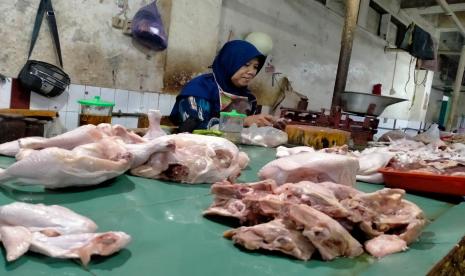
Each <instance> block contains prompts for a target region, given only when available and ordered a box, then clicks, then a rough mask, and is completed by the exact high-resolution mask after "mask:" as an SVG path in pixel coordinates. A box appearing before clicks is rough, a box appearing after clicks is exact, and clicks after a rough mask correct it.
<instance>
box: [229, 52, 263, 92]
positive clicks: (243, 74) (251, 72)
mask: <svg viewBox="0 0 465 276" xmlns="http://www.w3.org/2000/svg"><path fill="white" fill-rule="evenodd" d="M258 66H260V63H259V62H258V58H254V59H251V60H250V61H249V62H247V63H246V64H244V65H243V66H242V67H241V68H239V70H237V71H236V73H234V75H233V76H232V77H231V82H232V83H233V84H234V85H235V86H236V87H245V86H247V85H249V83H250V81H251V80H253V78H254V77H255V75H257V71H258Z"/></svg>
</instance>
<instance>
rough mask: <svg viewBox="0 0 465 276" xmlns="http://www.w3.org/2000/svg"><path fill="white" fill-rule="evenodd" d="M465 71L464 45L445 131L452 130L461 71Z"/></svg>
mask: <svg viewBox="0 0 465 276" xmlns="http://www.w3.org/2000/svg"><path fill="white" fill-rule="evenodd" d="M464 69H465V45H464V46H462V53H461V54H460V60H459V67H458V68H457V74H456V75H455V83H454V91H453V92H452V106H451V109H450V113H449V118H447V123H446V130H447V131H451V130H452V124H453V122H454V119H455V117H456V116H455V115H456V113H457V107H458V105H459V99H460V88H461V87H462V80H463V71H464Z"/></svg>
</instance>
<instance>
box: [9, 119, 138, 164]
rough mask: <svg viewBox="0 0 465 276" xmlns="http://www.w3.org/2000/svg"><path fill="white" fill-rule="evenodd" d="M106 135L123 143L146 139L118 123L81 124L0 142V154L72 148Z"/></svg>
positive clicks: (95, 140)
mask: <svg viewBox="0 0 465 276" xmlns="http://www.w3.org/2000/svg"><path fill="white" fill-rule="evenodd" d="M106 137H119V138H120V139H121V140H122V141H123V142H124V143H128V144H137V143H143V142H145V141H146V140H145V139H143V138H142V137H140V136H138V135H137V134H135V133H133V132H129V131H128V130H127V129H126V128H125V127H123V126H120V125H113V126H112V125H110V124H105V123H102V124H99V125H97V126H95V125H83V126H80V127H78V128H76V129H73V130H71V131H68V132H65V133H63V134H60V135H57V136H55V137H51V138H44V137H26V138H20V139H18V140H15V141H11V142H6V143H3V144H0V154H1V155H6V156H15V155H17V154H18V152H19V151H20V150H21V149H44V148H50V147H57V148H62V149H67V150H72V149H74V148H75V147H77V146H80V145H85V144H89V143H95V142H97V141H99V140H101V139H103V138H106Z"/></svg>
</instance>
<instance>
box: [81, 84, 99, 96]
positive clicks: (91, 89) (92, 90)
mask: <svg viewBox="0 0 465 276" xmlns="http://www.w3.org/2000/svg"><path fill="white" fill-rule="evenodd" d="M84 95H85V98H86V99H93V98H94V97H95V96H100V87H97V86H90V85H86V92H84Z"/></svg>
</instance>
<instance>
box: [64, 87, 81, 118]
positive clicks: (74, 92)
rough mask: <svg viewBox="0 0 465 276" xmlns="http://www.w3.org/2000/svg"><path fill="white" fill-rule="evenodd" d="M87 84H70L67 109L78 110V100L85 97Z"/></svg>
mask: <svg viewBox="0 0 465 276" xmlns="http://www.w3.org/2000/svg"><path fill="white" fill-rule="evenodd" d="M85 88H86V87H85V86H84V85H79V84H71V85H70V86H69V97H68V106H67V109H66V111H71V112H78V111H79V108H80V105H79V103H78V100H81V99H85V94H84V92H85Z"/></svg>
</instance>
